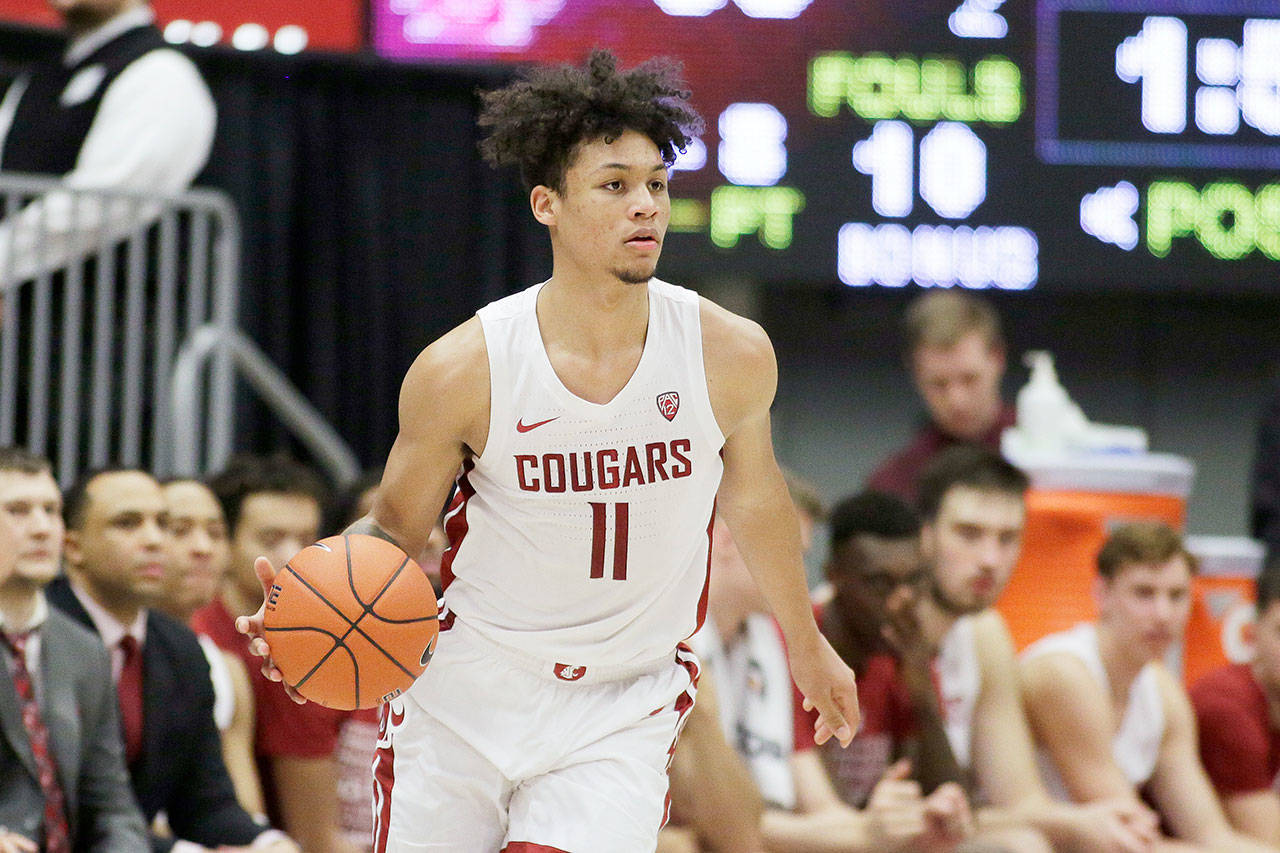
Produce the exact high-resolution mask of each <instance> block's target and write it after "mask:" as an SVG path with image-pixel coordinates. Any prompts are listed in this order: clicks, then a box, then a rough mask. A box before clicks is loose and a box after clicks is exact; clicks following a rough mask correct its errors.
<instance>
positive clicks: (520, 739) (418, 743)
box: [374, 279, 724, 853]
mask: <svg viewBox="0 0 1280 853" xmlns="http://www.w3.org/2000/svg"><path fill="white" fill-rule="evenodd" d="M541 287H542V285H536V286H534V287H531V288H529V289H527V290H525V291H523V292H521V293H517V294H515V295H513V296H510V297H507V298H506V299H502V300H499V301H498V302H495V303H493V304H491V305H488V306H486V307H485V308H483V309H481V310H480V311H479V312H478V317H479V319H480V323H481V327H482V328H483V331H484V337H485V346H486V349H487V350H488V359H489V370H490V386H491V389H492V390H491V394H490V417H489V435H488V439H487V441H486V445H485V448H484V452H483V453H482V454H481V455H480V456H478V457H473V458H468V459H467V460H466V461H465V463H464V465H463V469H462V473H461V475H460V477H459V480H458V497H457V498H456V499H455V501H454V504H453V506H451V508H450V512H449V513H448V516H447V519H446V526H445V527H446V530H447V532H448V534H449V541H450V550H449V552H448V553H447V554H446V555H445V558H444V560H443V562H442V565H441V574H442V577H443V581H444V585H445V592H444V610H443V611H442V629H443V630H442V634H441V637H440V641H439V644H438V648H437V649H436V653H435V657H434V658H433V660H432V662H431V666H429V667H428V668H427V670H426V672H425V673H424V674H423V676H422V677H421V678H419V679H418V681H417V683H416V684H415V685H414V686H413V688H412V689H411V690H410V691H409V692H408V694H407V695H406V696H405V697H403V698H402V699H399V700H395V701H393V702H392V703H390V705H389V706H387V708H386V709H385V710H384V713H383V725H382V732H381V736H380V741H379V752H378V757H377V759H376V760H375V765H374V773H375V779H376V784H375V796H374V808H375V815H376V816H377V818H378V822H379V826H378V828H377V830H376V831H375V842H376V844H377V845H378V847H377V849H378V850H383V849H385V850H387V851H401V850H403V851H408V850H431V851H443V850H449V851H458V853H462V851H466V853H477V851H487V850H494V851H496V850H500V849H502V848H503V847H504V845H507V844H511V845H513V846H514V845H516V844H517V843H518V842H525V843H532V844H537V845H543V846H542V847H538V848H536V849H539V850H564V851H570V853H579V852H580V851H592V853H594V851H620V853H621V851H628V852H629V851H641V850H652V849H653V847H654V845H655V843H656V837H657V832H658V829H659V827H660V826H661V824H662V822H663V821H664V820H665V795H666V787H667V778H666V769H667V764H668V761H669V758H670V752H671V750H672V749H673V748H674V741H675V737H676V735H677V734H678V732H679V728H680V726H681V725H682V724H683V720H684V715H685V713H686V712H687V711H688V709H689V707H691V706H692V701H693V692H694V687H695V684H696V676H697V660H696V658H695V657H694V656H693V655H692V653H690V652H688V650H687V648H683V647H681V648H679V649H678V648H677V647H678V646H679V645H680V644H681V642H682V641H683V640H684V639H686V638H687V637H689V636H690V635H691V634H692V633H693V632H694V631H695V630H697V628H698V626H699V625H700V624H701V622H702V620H703V617H704V615H705V610H706V590H707V574H708V559H709V554H710V537H711V534H710V527H711V522H712V513H713V509H714V502H715V493H716V490H717V488H718V487H719V484H720V477H721V473H722V471H723V465H722V462H721V459H720V455H719V454H720V449H721V447H722V446H723V444H724V437H723V435H722V434H721V432H720V429H719V427H718V425H717V423H716V420H715V416H714V414H713V412H712V410H711V402H710V397H709V394H708V392H707V381H706V372H705V368H704V366H703V358H702V331H701V322H700V315H699V300H698V296H697V295H696V294H694V293H693V292H692V291H688V290H685V289H683V288H679V287H675V286H673V285H670V284H667V283H665V282H662V281H659V280H657V279H653V280H651V281H650V282H649V284H648V291H649V324H648V331H647V334H646V338H645V345H644V351H643V354H642V356H641V358H640V361H639V363H638V365H637V366H636V369H635V372H634V373H633V375H632V376H631V378H630V380H629V381H628V382H627V384H626V386H625V387H624V388H623V389H622V390H621V391H620V392H619V393H618V394H617V395H616V396H615V397H614V399H613V400H611V401H610V402H608V403H606V404H596V403H591V402H588V401H586V400H583V399H581V398H579V397H577V396H575V395H574V394H572V393H571V392H570V391H569V390H568V389H566V388H565V387H564V385H563V384H562V383H561V382H560V380H559V378H558V377H557V376H556V374H555V371H554V369H553V368H552V366H551V362H550V359H549V358H548V357H547V353H546V350H545V348H544V347H543V344H542V338H541V334H540V332H539V329H538V322H537V316H536V313H535V307H536V302H537V297H538V293H539V292H540V290H541ZM440 404H441V405H448V401H440Z"/></svg>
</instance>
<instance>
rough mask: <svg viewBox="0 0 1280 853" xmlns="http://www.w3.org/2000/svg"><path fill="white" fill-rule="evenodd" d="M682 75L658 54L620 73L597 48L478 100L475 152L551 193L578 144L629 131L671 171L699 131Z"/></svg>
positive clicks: (610, 58)
mask: <svg viewBox="0 0 1280 853" xmlns="http://www.w3.org/2000/svg"><path fill="white" fill-rule="evenodd" d="M680 74H681V67H680V64H679V63H677V62H675V61H673V60H671V59H667V58H663V57H658V58H654V59H650V60H649V61H648V62H645V63H644V64H642V65H639V66H637V67H635V68H633V69H631V70H630V71H619V70H618V61H617V58H616V57H615V56H614V55H613V54H612V53H610V52H609V51H607V50H599V49H597V50H594V51H592V53H591V58H590V59H589V60H588V61H587V64H586V66H585V67H583V68H579V67H575V66H572V65H560V66H556V67H551V68H537V69H533V70H531V71H529V72H528V73H527V74H526V75H525V77H524V78H523V79H521V80H517V81H516V82H514V83H511V84H510V85H508V86H506V87H504V88H502V89H496V90H494V91H491V92H485V93H483V94H482V95H481V98H482V100H483V108H482V109H481V112H480V119H479V123H480V126H481V127H483V128H489V129H490V134H489V136H488V138H486V139H485V140H484V141H482V142H481V143H480V150H481V152H482V153H483V154H484V157H485V159H486V160H488V161H489V162H490V163H491V164H493V165H494V166H519V167H520V177H521V178H522V179H523V180H524V183H525V186H526V188H528V189H533V188H534V187H536V186H547V187H551V188H552V189H554V190H556V191H557V192H563V191H564V175H565V171H566V170H567V169H568V167H569V163H570V159H571V158H572V156H573V155H574V154H575V153H576V151H577V148H578V146H579V145H581V144H582V143H584V142H591V141H594V140H596V139H599V138H601V137H604V138H606V139H610V140H611V139H616V138H617V137H618V136H620V135H621V134H622V133H623V132H624V131H627V130H634V131H636V132H638V133H643V134H644V135H645V136H647V137H649V138H650V139H651V140H653V143H654V145H657V146H658V151H659V152H660V153H661V154H662V160H663V162H664V163H666V164H667V165H668V166H670V165H671V164H672V163H674V162H675V159H676V152H677V151H684V150H685V148H686V147H688V145H689V143H690V141H692V139H693V136H694V135H695V134H697V133H699V132H701V130H702V127H703V124H702V119H701V117H699V115H698V114H697V113H696V112H695V111H694V110H693V109H692V108H691V107H690V106H689V105H688V103H687V101H688V100H689V92H688V91H687V90H685V89H683V88H681V87H682V85H683V84H682V81H681V79H680Z"/></svg>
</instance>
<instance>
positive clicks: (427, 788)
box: [373, 620, 698, 853]
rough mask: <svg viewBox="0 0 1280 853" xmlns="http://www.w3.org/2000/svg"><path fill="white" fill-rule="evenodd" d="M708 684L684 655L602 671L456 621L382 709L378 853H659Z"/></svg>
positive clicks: (679, 651) (376, 770)
mask: <svg viewBox="0 0 1280 853" xmlns="http://www.w3.org/2000/svg"><path fill="white" fill-rule="evenodd" d="M697 677H698V661H697V658H696V657H695V656H694V654H693V653H692V652H691V651H689V650H688V648H687V647H685V646H683V645H682V646H681V647H680V648H679V649H677V650H676V651H675V653H674V654H672V655H671V656H670V657H669V658H665V659H663V660H661V661H655V662H652V663H650V664H646V665H644V666H642V667H633V668H628V669H627V670H612V671H593V669H592V668H591V667H585V668H581V667H575V666H572V665H566V664H565V663H560V662H551V661H546V662H540V661H534V660H531V659H529V658H526V657H523V656H522V655H520V654H519V653H518V652H515V651H513V650H510V649H506V648H505V647H503V646H499V645H497V644H496V643H494V642H493V641H491V640H489V639H487V638H486V637H484V636H482V635H481V634H479V633H478V632H477V631H476V630H475V629H473V628H470V627H469V626H467V625H466V624H465V623H463V622H462V621H461V620H456V621H454V622H453V624H452V626H451V627H449V628H448V629H447V630H444V631H442V632H441V635H440V640H439V643H438V646H437V648H436V652H435V656H434V658H432V661H431V665H430V666H428V667H427V670H426V672H425V673H423V675H422V676H421V677H420V678H419V679H418V681H417V682H416V683H415V684H414V686H413V688H412V689H411V690H410V691H409V692H408V693H406V694H405V695H404V696H401V697H399V698H397V699H393V700H392V701H391V702H389V703H387V704H386V705H384V706H383V710H382V722H381V725H380V726H379V737H378V751H377V755H376V757H375V759H374V765H373V770H374V798H373V808H374V819H375V826H374V850H375V853H418V852H419V851H421V853H428V852H429V853H446V851H447V853H498V851H506V853H652V851H653V850H654V848H655V847H656V845H657V837H658V830H659V829H660V828H661V827H662V825H663V824H664V823H665V822H666V819H667V810H668V805H669V803H668V797H667V769H668V766H669V765H670V761H671V754H672V752H673V751H674V750H675V741H676V738H677V737H678V736H679V733H680V729H681V727H682V726H683V725H684V721H685V717H686V715H687V714H688V711H689V709H690V708H692V707H693V700H694V694H695V692H696V687H697Z"/></svg>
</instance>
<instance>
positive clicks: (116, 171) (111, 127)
mask: <svg viewBox="0 0 1280 853" xmlns="http://www.w3.org/2000/svg"><path fill="white" fill-rule="evenodd" d="M154 18H155V13H154V12H153V11H152V10H151V9H150V8H149V7H145V6H144V7H141V8H135V9H131V10H129V11H127V12H124V13H122V14H120V15H117V16H116V17H115V18H113V19H111V20H110V21H108V22H107V23H105V24H103V25H102V26H100V27H98V28H97V29H95V30H93V31H92V32H89V33H87V34H85V35H83V36H80V37H79V38H77V39H76V40H75V41H73V42H72V43H71V44H70V45H69V46H68V48H67V50H66V52H65V53H64V54H63V58H62V61H63V63H64V64H66V65H68V66H70V65H74V64H75V63H76V62H77V61H79V60H81V59H83V58H84V57H86V56H88V55H89V54H91V53H92V52H93V51H95V50H97V49H98V48H99V47H101V46H102V45H103V44H105V43H106V42H109V41H110V40H111V39H113V38H115V37H116V36H118V35H120V34H121V33H123V32H125V31H126V30H129V29H131V28H133V27H136V26H141V25H148V24H150V23H151V22H152V21H153V20H154ZM23 81H24V78H22V77H19V78H18V80H17V81H15V82H14V83H13V84H12V85H11V86H10V87H9V89H8V91H6V92H5V97H4V100H3V101H0V149H3V147H4V142H5V139H6V138H7V136H8V134H9V130H10V128H11V126H12V123H13V116H14V113H15V111H16V110H17V105H18V100H19V99H20V98H21V97H22V93H23V91H24V90H25V88H26V87H25V84H24V82H23ZM216 116H217V110H216V108H215V106H214V102H213V96H212V95H211V94H210V93H209V88H208V87H207V86H206V85H205V82H204V80H203V78H202V77H201V76H200V72H199V71H198V70H197V69H196V67H195V64H194V63H192V62H191V60H190V59H188V58H187V57H186V56H184V55H183V54H181V53H179V52H178V51H177V50H170V49H160V50H153V51H151V52H150V53H147V54H146V55H144V56H142V57H141V58H139V59H137V60H135V61H134V62H133V63H131V64H130V65H129V66H128V67H127V68H126V69H125V70H124V71H123V72H121V73H120V75H119V76H118V77H116V79H115V80H114V81H113V82H112V83H111V85H110V86H108V87H107V91H106V92H105V94H104V95H103V98H102V103H101V105H100V106H99V108H98V113H97V116H96V117H95V118H94V121H93V125H92V127H91V128H90V130H89V135H88V136H87V137H86V138H85V141H84V145H83V146H82V147H81V149H80V154H79V157H78V159H77V160H76V166H75V168H74V169H73V170H72V171H71V172H69V173H67V174H66V175H64V176H63V177H62V183H63V184H65V185H66V186H67V187H69V188H73V189H81V190H110V189H126V190H135V191H144V192H147V193H151V194H155V195H173V194H175V193H179V192H181V191H182V190H184V189H186V188H187V187H188V186H190V184H191V181H192V180H194V179H195V176H196V175H197V174H198V173H199V171H200V170H201V169H202V168H204V164H205V163H206V162H208V159H209V152H210V150H211V149H212V147H213V134H214V127H215V124H216ZM3 169H4V163H3V162H0V170H3ZM159 211H160V208H159V206H158V205H156V204H154V203H147V204H138V203H134V202H131V201H129V202H116V203H113V204H112V205H111V206H110V209H109V210H106V211H104V205H103V204H102V203H101V202H100V201H99V200H98V199H96V198H93V197H91V196H89V197H81V198H80V200H79V202H78V203H76V201H75V196H73V195H69V194H65V193H49V194H48V195H46V196H44V197H42V198H40V199H37V200H36V201H34V202H32V203H31V204H29V205H27V206H26V207H25V208H23V210H22V211H21V212H20V213H19V214H17V215H15V216H13V217H10V219H9V220H7V221H6V222H4V223H0V290H2V289H3V288H4V287H5V286H7V285H13V284H16V283H20V282H22V281H26V280H28V279H30V278H33V277H35V276H37V275H40V274H41V273H43V272H46V271H48V270H53V269H60V268H62V267H64V266H66V265H67V263H68V262H70V261H71V260H72V259H74V258H79V257H83V256H85V255H87V254H88V253H90V252H92V251H94V250H96V249H97V248H98V247H99V246H100V245H102V244H104V243H106V244H107V245H111V244H113V243H115V242H116V241H118V240H120V239H122V238H124V237H125V236H127V235H128V234H130V233H132V232H134V231H135V230H137V229H139V228H141V227H144V226H146V225H148V224H149V223H150V222H151V221H152V220H154V219H155V217H156V216H157V215H158V214H159Z"/></svg>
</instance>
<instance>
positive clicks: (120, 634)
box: [71, 581, 147, 681]
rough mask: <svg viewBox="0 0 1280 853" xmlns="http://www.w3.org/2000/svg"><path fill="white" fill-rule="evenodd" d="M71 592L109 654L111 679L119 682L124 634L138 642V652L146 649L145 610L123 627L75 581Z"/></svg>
mask: <svg viewBox="0 0 1280 853" xmlns="http://www.w3.org/2000/svg"><path fill="white" fill-rule="evenodd" d="M71 591H72V592H73V593H75V596H76V598H78V599H79V600H80V604H81V606H83V607H84V609H85V612H86V613H88V614H89V619H90V620H92V622H93V627H94V628H95V629H96V630H97V632H98V636H99V637H101V638H102V644H103V645H104V646H106V647H107V651H109V652H110V653H111V678H112V680H113V681H119V680H120V672H121V670H123V669H124V650H123V649H121V648H120V640H121V639H123V638H124V635H125V634H128V635H130V636H131V637H133V638H134V639H135V640H137V641H138V648H139V650H141V649H144V648H146V645H147V611H146V610H145V609H144V610H139V611H138V615H137V616H136V617H134V620H133V621H132V622H131V623H129V624H128V625H125V624H123V623H122V622H121V621H120V620H119V619H117V618H116V617H115V616H112V615H111V613H110V612H108V611H107V609H106V608H105V607H103V606H102V605H101V604H99V603H98V602H97V601H95V600H94V599H93V597H92V596H91V595H89V594H88V593H87V592H85V591H84V590H83V589H81V588H80V585H79V584H78V583H76V582H75V581H72V582H71Z"/></svg>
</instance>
